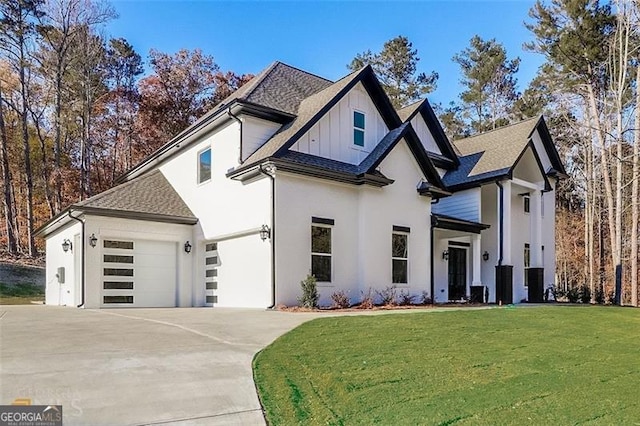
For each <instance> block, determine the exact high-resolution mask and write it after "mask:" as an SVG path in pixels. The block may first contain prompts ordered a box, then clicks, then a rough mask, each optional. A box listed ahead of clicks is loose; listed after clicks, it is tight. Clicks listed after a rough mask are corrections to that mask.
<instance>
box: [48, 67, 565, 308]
mask: <svg viewBox="0 0 640 426" xmlns="http://www.w3.org/2000/svg"><path fill="white" fill-rule="evenodd" d="M563 174H564V169H563V165H562V163H561V161H560V158H559V156H558V153H557V151H556V149H555V147H554V145H553V142H552V140H551V137H550V135H549V132H548V129H547V127H546V125H545V122H544V120H543V118H541V117H539V118H534V119H529V120H526V121H523V122H520V123H518V124H514V125H511V126H507V127H504V128H500V129H497V130H494V131H492V132H488V133H485V134H481V135H479V136H475V137H471V138H467V139H463V140H460V141H455V142H453V143H450V142H449V140H448V139H447V137H446V136H445V134H444V132H443V130H442V128H441V126H440V124H439V122H438V120H437V118H436V116H435V114H434V113H433V110H432V109H431V107H430V106H429V103H428V102H427V101H426V100H423V101H420V102H417V103H415V104H413V105H411V106H409V107H407V108H404V109H402V110H400V111H395V110H394V108H393V107H392V105H391V102H390V101H389V99H388V98H387V96H386V95H385V93H384V91H383V89H382V87H381V86H380V84H379V82H378V80H377V78H376V76H375V75H374V72H373V71H372V69H371V68H370V67H365V68H363V69H362V70H360V71H357V72H354V73H352V74H349V75H348V76H346V77H344V78H342V79H341V80H339V81H336V82H332V81H329V80H326V79H324V78H321V77H318V76H315V75H312V74H310V73H307V72H304V71H302V70H299V69H296V68H293V67H291V66H288V65H285V64H283V63H280V62H275V63H274V64H272V65H271V66H269V67H268V68H267V69H265V70H264V71H262V72H261V73H260V74H258V75H257V76H256V77H255V78H254V79H253V80H251V81H250V82H249V83H247V84H246V85H244V86H243V87H241V88H240V89H239V90H238V91H237V92H235V93H234V94H233V95H232V96H230V97H229V98H228V99H226V100H225V101H223V102H222V103H221V104H219V105H218V106H217V107H215V108H213V110H212V111H210V112H209V113H207V114H206V115H205V116H203V117H202V118H200V119H199V120H198V121H197V122H196V123H194V124H193V125H192V126H190V127H189V128H187V129H186V130H184V131H183V132H182V133H180V134H179V135H177V136H176V137H175V138H173V139H172V140H171V141H169V142H168V143H167V144H165V145H164V146H163V147H162V148H160V149H159V150H158V151H157V152H155V153H154V154H153V155H151V156H150V157H149V158H147V159H146V160H144V161H143V162H142V163H140V164H139V165H138V166H136V167H135V168H133V169H132V170H130V171H129V172H128V173H127V174H126V175H124V176H123V177H122V178H121V179H120V182H121V183H120V184H119V185H118V186H116V187H114V188H112V189H110V190H108V191H105V192H103V193H101V194H98V195H96V196H94V197H92V198H89V199H87V200H84V201H82V202H79V203H76V204H74V205H72V206H70V207H69V208H68V209H67V210H65V211H64V212H62V213H61V214H60V215H58V216H56V217H55V218H53V219H52V220H51V221H49V222H48V223H47V224H46V225H44V226H43V227H42V228H41V229H40V230H39V231H38V232H39V234H40V235H41V236H43V237H44V238H46V255H47V289H46V303H47V304H52V305H68V306H84V307H87V308H103V307H169V306H233V307H260V308H265V307H272V306H275V305H277V304H285V305H294V304H296V303H297V298H298V297H299V296H300V285H299V283H300V281H301V280H302V279H304V278H305V276H306V275H307V274H309V273H313V274H314V275H315V276H316V278H317V279H318V287H319V291H320V295H321V303H323V304H328V303H329V302H330V296H331V294H332V293H334V292H336V291H341V290H342V291H345V292H347V294H348V295H349V297H350V298H351V300H352V302H354V303H355V302H358V301H359V299H360V297H361V295H362V293H365V292H367V291H368V290H369V289H372V290H382V289H384V288H386V287H390V286H395V287H397V289H398V290H404V291H406V292H409V293H410V294H414V295H423V294H428V295H429V296H430V297H432V298H433V300H434V301H435V302H437V303H442V302H447V301H452V300H460V299H466V298H469V297H473V298H476V299H478V300H486V301H489V302H503V303H511V302H520V301H522V300H530V301H538V300H541V299H542V295H543V291H544V288H545V287H547V286H549V285H551V284H553V282H554V274H555V253H554V238H555V230H554V216H555V191H554V188H555V185H556V182H557V179H558V178H559V177H561V176H562V175H563ZM487 297H488V299H485V298H487Z"/></svg>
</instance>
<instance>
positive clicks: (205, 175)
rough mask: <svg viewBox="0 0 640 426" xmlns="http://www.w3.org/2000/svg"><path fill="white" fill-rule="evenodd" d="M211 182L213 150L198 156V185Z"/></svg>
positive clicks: (202, 152)
mask: <svg viewBox="0 0 640 426" xmlns="http://www.w3.org/2000/svg"><path fill="white" fill-rule="evenodd" d="M208 180H211V148H207V149H205V150H204V151H201V152H200V154H198V183H203V182H206V181H208Z"/></svg>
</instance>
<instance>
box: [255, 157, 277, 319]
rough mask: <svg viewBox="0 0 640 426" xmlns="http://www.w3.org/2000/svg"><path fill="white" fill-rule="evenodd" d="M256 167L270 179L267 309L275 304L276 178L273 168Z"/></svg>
mask: <svg viewBox="0 0 640 426" xmlns="http://www.w3.org/2000/svg"><path fill="white" fill-rule="evenodd" d="M258 169H259V170H260V173H262V174H263V175H265V176H268V177H269V179H271V305H269V306H267V309H273V308H274V307H275V306H276V190H275V189H276V178H275V176H274V175H273V174H272V173H273V170H272V173H269V172H268V171H266V170H265V169H264V166H263V165H262V164H260V166H258Z"/></svg>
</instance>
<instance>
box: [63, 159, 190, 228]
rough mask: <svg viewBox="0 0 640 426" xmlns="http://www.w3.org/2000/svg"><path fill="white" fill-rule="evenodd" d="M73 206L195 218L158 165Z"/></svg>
mask: <svg viewBox="0 0 640 426" xmlns="http://www.w3.org/2000/svg"><path fill="white" fill-rule="evenodd" d="M72 208H77V209H78V210H82V209H83V208H89V209H99V210H118V211H123V212H131V213H143V214H151V215H158V216H172V217H184V218H190V219H195V216H194V214H193V212H192V211H191V209H189V207H188V206H187V205H186V204H185V203H184V201H183V200H182V198H180V196H179V195H178V193H177V192H176V191H175V189H173V186H171V184H170V183H169V181H167V179H166V178H165V177H164V175H163V174H162V172H161V171H160V170H157V169H156V170H154V171H152V172H149V173H147V174H144V175H142V176H140V177H138V178H135V179H133V180H130V181H128V182H125V183H123V184H121V185H118V186H116V187H113V188H111V189H108V190H106V191H104V192H102V193H100V194H98V195H95V196H93V197H91V198H88V199H86V200H84V201H81V202H79V203H76V204H74V205H73V206H72Z"/></svg>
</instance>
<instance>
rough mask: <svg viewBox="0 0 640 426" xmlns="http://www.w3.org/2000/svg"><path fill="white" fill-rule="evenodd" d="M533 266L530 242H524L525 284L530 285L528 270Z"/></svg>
mask: <svg viewBox="0 0 640 426" xmlns="http://www.w3.org/2000/svg"><path fill="white" fill-rule="evenodd" d="M530 266H531V247H530V246H529V243H525V244H524V286H525V287H528V286H529V274H528V273H527V270H528V269H529V267H530Z"/></svg>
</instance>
